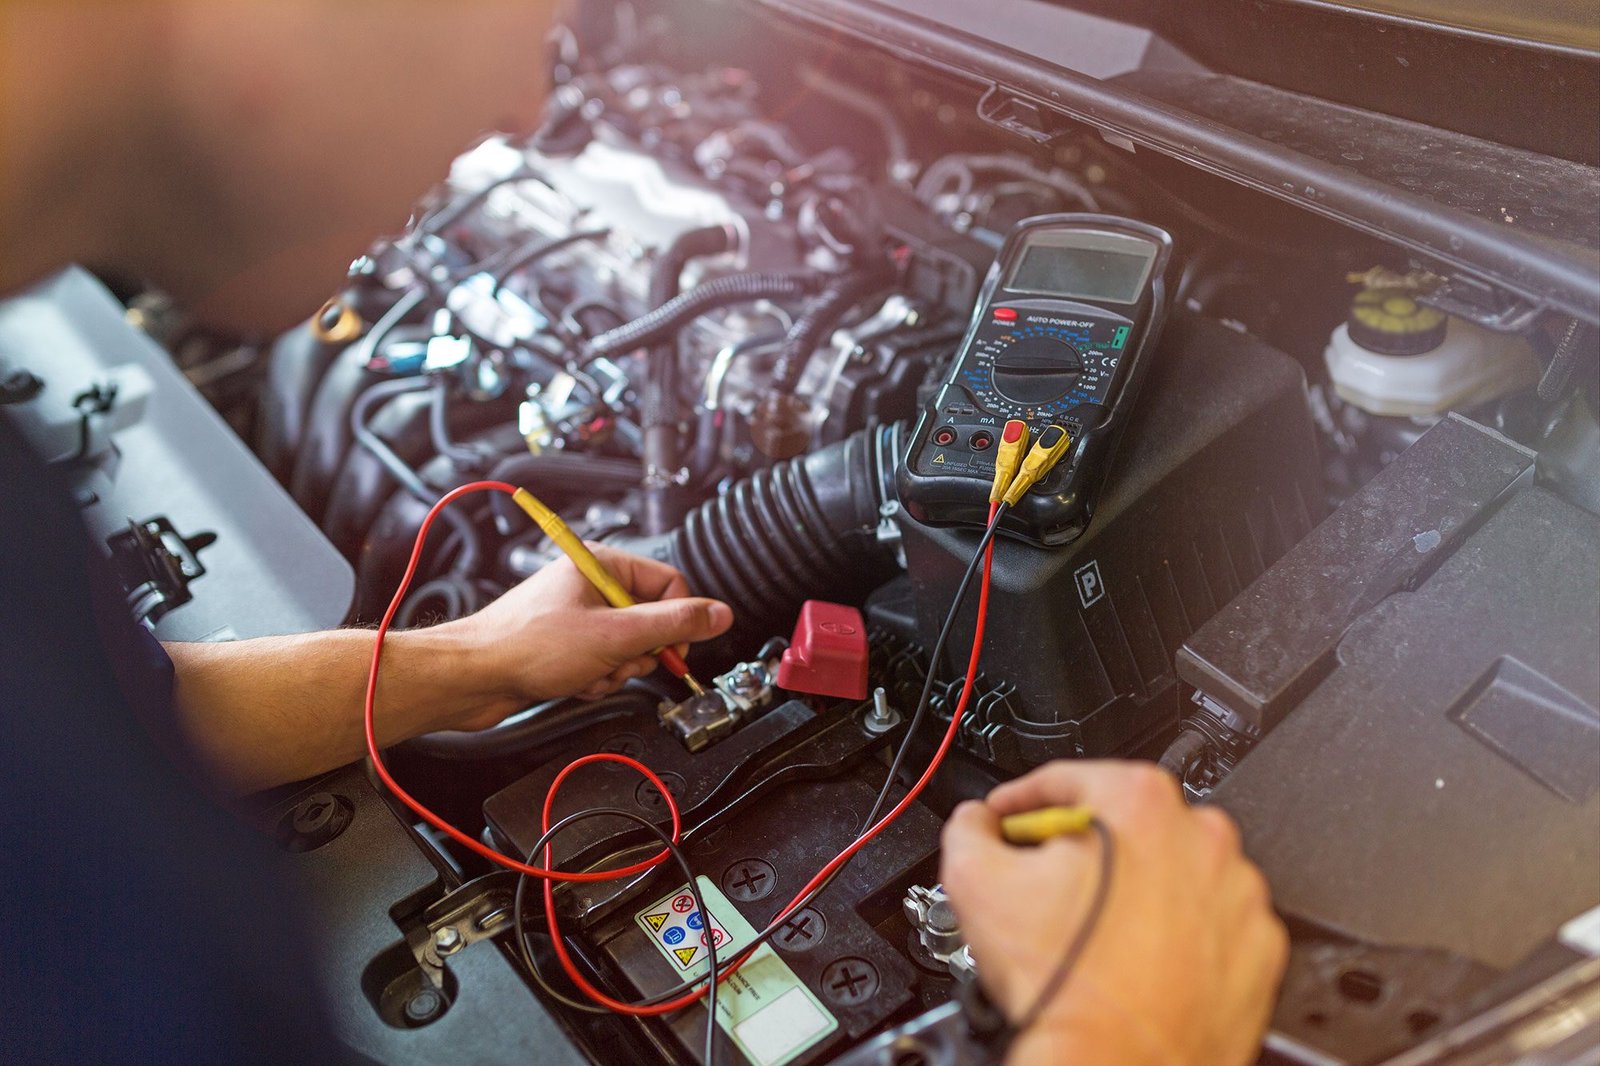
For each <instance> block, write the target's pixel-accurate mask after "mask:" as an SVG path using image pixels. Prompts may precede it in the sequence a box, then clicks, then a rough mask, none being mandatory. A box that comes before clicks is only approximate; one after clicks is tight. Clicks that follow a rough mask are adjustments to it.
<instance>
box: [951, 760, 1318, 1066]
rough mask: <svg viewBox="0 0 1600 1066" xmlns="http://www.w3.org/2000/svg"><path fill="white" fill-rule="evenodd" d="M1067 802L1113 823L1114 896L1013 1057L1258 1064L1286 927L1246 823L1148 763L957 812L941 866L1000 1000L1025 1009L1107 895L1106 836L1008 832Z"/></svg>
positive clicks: (1029, 779) (1015, 787) (1043, 784)
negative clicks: (1244, 839)
mask: <svg viewBox="0 0 1600 1066" xmlns="http://www.w3.org/2000/svg"><path fill="white" fill-rule="evenodd" d="M1063 804H1086V805H1088V806H1089V807H1091V808H1092V809H1093V810H1094V811H1095V813H1096V814H1097V815H1098V816H1099V817H1100V819H1101V820H1102V821H1104V822H1105V824H1106V825H1107V826H1108V827H1109V828H1110V830H1111V835H1112V836H1113V838H1114V840H1115V848H1116V860H1115V864H1114V871H1113V879H1112V884H1111V891H1110V896H1109V898H1108V899H1107V901H1106V907H1105V910H1104V912H1103V913H1102V914H1101V916H1100V921H1099V923H1098V925H1097V926H1096V928H1095V929H1094V931H1093V933H1092V934H1091V936H1090V939H1089V943H1088V946H1087V949H1086V950H1085V951H1084V954H1083V956H1082V958H1081V959H1079V961H1078V964H1077V967H1076V968H1075V969H1074V971H1073V973H1072V976H1071V978H1070V979H1069V980H1068V981H1067V982H1066V984H1065V985H1064V986H1063V987H1062V988H1061V990H1060V991H1059V992H1058V993H1057V994H1056V996H1055V998H1054V999H1053V1000H1052V1002H1051V1003H1049V1004H1048V1006H1047V1007H1046V1008H1045V1010H1044V1013H1043V1015H1042V1016H1041V1018H1040V1020H1039V1022H1038V1023H1037V1024H1036V1025H1034V1026H1033V1027H1032V1028H1031V1029H1030V1030H1029V1031H1027V1032H1025V1033H1021V1034H1019V1035H1018V1038H1017V1041H1016V1043H1015V1044H1013V1045H1012V1052H1011V1057H1010V1059H1009V1061H1010V1062H1012V1063H1014V1064H1024V1063H1046V1062H1066V1061H1072V1062H1094V1063H1101V1064H1106V1066H1131V1064H1141V1066H1142V1064H1144V1063H1152V1064H1154V1063H1160V1064H1163V1066H1244V1064H1247V1063H1251V1062H1254V1061H1255V1056H1256V1052H1257V1049H1258V1047H1259V1045H1260V1041H1261V1034H1262V1032H1263V1030H1264V1029H1265V1028H1266V1024H1267V1020H1268V1017H1269V1015H1270V1012H1271V1007H1272V1002H1273V998H1274V996H1275V994H1276V991H1277V988H1278V982H1279V981H1280V980H1281V979H1282V976H1283V969H1284V965H1285V963H1286V961H1287V959H1288V937H1287V935H1286V933H1285V932H1284V928H1283V924H1282V923H1281V922H1280V921H1279V920H1278V919H1277V917H1276V916H1275V915H1274V914H1273V912H1272V908H1271V905H1270V902H1269V899H1268V892H1267V884H1266V881H1265V879H1264V878H1263V877H1262V876H1261V873H1260V871H1258V870H1257V869H1256V868H1255V867H1254V866H1253V865H1251V863H1250V862H1249V860H1248V859H1246V858H1245V857H1244V855H1243V854H1242V853H1241V852H1240V850H1239V833H1238V830H1237V829H1236V828H1235V827H1234V825H1233V822H1232V821H1231V820H1230V819H1229V818H1228V816H1227V815H1226V814H1224V813H1223V812H1222V811H1220V810H1217V809H1215V808H1198V809H1191V808H1189V807H1187V806H1186V805H1185V804H1184V802H1183V799H1182V796H1181V794H1180V792H1179V789H1178V786H1177V783H1176V782H1175V781H1174V780H1173V778H1172V777H1171V776H1170V775H1168V774H1166V773H1164V772H1163V771H1161V770H1158V769H1157V768H1155V767H1154V766H1152V765H1150V764H1148V763H1134V762H1076V763H1067V762H1059V763H1052V764H1051V765H1049V766H1045V767H1041V768H1040V769H1038V770H1035V771H1034V772H1033V773H1031V774H1028V775H1027V776H1025V777H1022V778H1019V779H1017V780H1016V781H1012V782H1010V783H1008V784H1005V785H1001V786H1000V787H999V788H997V789H995V790H994V791H993V792H991V793H990V794H989V796H988V798H987V799H986V800H985V801H983V802H976V801H974V802H969V803H964V804H962V805H961V806H960V807H958V808H956V810H955V813H954V814H953V815H952V816H951V818H950V821H949V823H948V824H947V825H946V826H945V832H944V857H943V865H942V869H941V876H942V878H943V881H944V887H945V891H946V892H947V893H949V896H950V902H951V903H952V904H953V905H954V907H955V909H956V913H957V915H958V916H959V918H960V919H961V926H962V928H963V929H964V930H965V932H966V935H967V939H968V943H969V944H970V945H971V947H972V954H973V957H974V959H975V960H976V962H977V966H978V972H979V974H980V975H981V978H982V980H983V984H984V987H985V989H986V990H987V991H988V992H989V994H990V996H991V997H992V998H993V999H994V1001H995V1002H996V1003H997V1004H998V1005H999V1006H1000V1007H1001V1008H1002V1009H1003V1010H1004V1011H1005V1012H1006V1014H1007V1015H1008V1016H1009V1017H1011V1018H1013V1019H1015V1018H1017V1017H1019V1016H1020V1015H1021V1014H1022V1013H1023V1012H1025V1011H1027V1010H1028V1009H1029V1008H1030V1007H1031V1006H1032V1005H1033V1001H1034V999H1035V998H1036V997H1037V996H1038V995H1039V992H1040V989H1041V988H1042V987H1043V985H1044V983H1045V981H1046V980H1047V979H1048V977H1049V975H1050V974H1051V973H1052V972H1053V971H1054V969H1055V967H1056V966H1057V965H1058V963H1059V962H1060V960H1061V956H1062V954H1063V953H1064V952H1065V951H1066V947H1067V944H1068V942H1069V941H1070V940H1071V939H1072V936H1073V934H1074V932H1075V931H1076V930H1077V929H1078V927H1079V925H1080V924H1081V922H1082V920H1083V917H1084V913H1085V911H1086V910H1087V909H1088V906H1089V901H1090V898H1091V897H1092V896H1093V894H1094V889H1095V884H1096V881H1097V879H1098V877H1099V864H1100V862H1101V856H1100V855H1099V853H1098V852H1099V849H1098V847H1097V845H1096V841H1095V838H1094V837H1093V835H1085V836H1083V837H1075V838H1060V839H1056V840H1051V841H1049V842H1047V843H1045V844H1043V845H1041V846H1039V847H1034V848H1017V847H1012V846H1010V845H1008V844H1006V843H1005V842H1004V841H1003V840H1002V839H1001V836H1000V818H1001V817H1002V816H1003V815H1007V814H1016V813H1020V812H1022V811H1029V810H1036V809H1038V808H1040V807H1049V806H1055V805H1063Z"/></svg>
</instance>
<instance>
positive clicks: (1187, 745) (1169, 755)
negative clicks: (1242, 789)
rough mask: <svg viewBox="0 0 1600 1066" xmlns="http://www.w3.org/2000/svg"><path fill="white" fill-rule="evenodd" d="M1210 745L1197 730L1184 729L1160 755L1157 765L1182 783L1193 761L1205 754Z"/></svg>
mask: <svg viewBox="0 0 1600 1066" xmlns="http://www.w3.org/2000/svg"><path fill="white" fill-rule="evenodd" d="M1210 743H1211V742H1210V741H1209V740H1207V739H1206V736H1205V734H1204V733H1202V732H1200V731H1199V730H1198V729H1185V730H1184V731H1183V732H1181V733H1179V734H1178V735H1177V737H1176V738H1174V739H1173V741H1172V743H1171V744H1169V745H1168V746H1167V750H1166V751H1164V752H1162V753H1161V758H1160V759H1159V760H1157V765H1159V766H1160V767H1161V768H1162V769H1163V770H1165V771H1167V772H1168V773H1169V774H1171V775H1172V776H1173V777H1176V778H1177V779H1178V780H1179V781H1182V780H1183V778H1184V775H1186V774H1187V773H1188V772H1189V768H1190V767H1191V766H1193V765H1194V764H1195V760H1197V759H1199V758H1200V757H1201V756H1202V755H1204V754H1205V752H1206V748H1207V746H1209V745H1210Z"/></svg>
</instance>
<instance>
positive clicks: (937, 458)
mask: <svg viewBox="0 0 1600 1066" xmlns="http://www.w3.org/2000/svg"><path fill="white" fill-rule="evenodd" d="M933 461H934V462H936V463H942V462H944V452H940V453H939V454H938V455H935V456H934V457H933Z"/></svg>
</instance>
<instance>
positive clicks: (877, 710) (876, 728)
mask: <svg viewBox="0 0 1600 1066" xmlns="http://www.w3.org/2000/svg"><path fill="white" fill-rule="evenodd" d="M864 724H865V725H866V727H867V732H869V733H871V734H873V735H874V736H876V735H877V734H879V733H887V732H888V731H889V730H891V729H893V728H894V727H895V726H897V725H899V724H900V715H899V714H898V713H897V712H896V711H895V709H894V708H893V707H890V706H889V694H888V693H886V692H884V690H883V689H882V688H881V687H880V688H877V689H874V690H873V692H872V709H871V710H870V711H868V712H867V717H866V721H865V722H864Z"/></svg>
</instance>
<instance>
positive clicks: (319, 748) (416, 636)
mask: <svg viewBox="0 0 1600 1066" xmlns="http://www.w3.org/2000/svg"><path fill="white" fill-rule="evenodd" d="M372 641H373V635H372V633H371V632H369V631H363V630H353V629H352V630H338V631H334V632H327V633H307V634H302V635H298V636H288V637H261V638H258V639H255V640H242V641H230V642H217V643H203V644H168V645H166V649H167V652H168V654H170V655H171V656H172V661H173V664H174V666H175V668H176V676H177V689H176V694H175V700H174V704H175V706H174V708H173V713H174V715H175V717H176V721H177V724H178V727H179V729H180V731H181V733H182V735H183V737H184V739H185V740H186V741H187V742H188V744H189V746H190V748H191V750H192V751H193V753H194V754H195V756H196V757H197V758H198V759H199V760H200V761H201V763H202V765H203V768H204V769H205V770H206V771H207V772H208V773H210V774H211V775H212V776H213V777H214V778H215V779H216V781H217V782H218V784H219V785H220V786H221V787H222V788H225V789H228V790H230V791H234V792H238V793H244V792H251V791H254V790H256V789H261V788H266V787H269V786H271V785H277V784H282V783H284V782H286V781H296V780H300V779H302V778H306V777H310V776H312V775H313V774H317V773H321V772H323V771H325V770H331V769H333V768H334V767H337V766H342V765H344V764H345V763H348V762H350V761H352V760H354V759H357V758H359V757H360V756H361V754H362V753H363V752H364V751H365V750H366V741H365V737H364V734H363V728H362V713H361V712H362V698H363V696H364V694H365V691H366V680H367V670H368V666H369V664H370V662H371V659H372ZM473 659H474V653H473V651H472V650H471V648H470V646H469V645H468V643H467V642H466V641H464V640H462V639H461V638H460V637H459V635H458V634H457V633H456V632H455V631H454V630H452V628H451V627H449V626H440V627H436V628H433V629H422V630H414V631H409V632H403V633H391V634H390V635H389V637H388V638H387V639H386V640H385V641H384V654H383V672H382V675H381V676H380V678H379V681H378V701H377V715H376V722H377V730H378V739H379V742H380V743H384V744H391V743H394V742H396V741H399V740H404V739H407V738H409V737H414V736H418V735H420V734H423V733H428V732H432V731H435V730H439V729H449V728H457V727H460V726H461V725H462V724H463V723H467V722H474V721H494V720H497V719H498V718H499V717H502V716H504V715H506V714H509V713H511V712H513V711H515V710H517V709H519V708H518V707H517V702H518V701H517V700H516V698H515V697H514V696H513V695H512V694H510V693H509V692H505V691H496V690H494V689H493V688H492V687H491V685H490V684H489V683H488V681H487V677H488V675H489V673H490V672H486V671H480V670H475V669H474V662H473Z"/></svg>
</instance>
